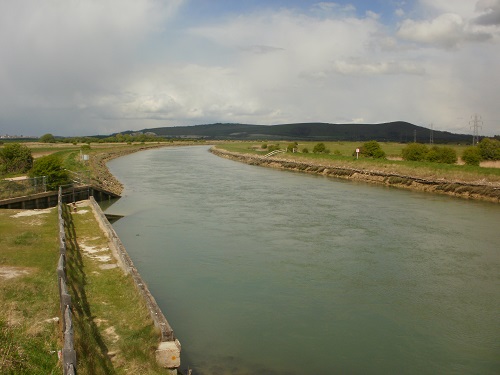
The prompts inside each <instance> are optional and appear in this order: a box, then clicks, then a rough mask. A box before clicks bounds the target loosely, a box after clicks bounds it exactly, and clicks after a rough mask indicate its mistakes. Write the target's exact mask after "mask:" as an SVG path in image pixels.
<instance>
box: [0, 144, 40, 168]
mask: <svg viewBox="0 0 500 375" xmlns="http://www.w3.org/2000/svg"><path fill="white" fill-rule="evenodd" d="M0 164H2V168H1V170H2V172H3V173H25V172H27V171H29V170H30V169H31V167H32V166H33V156H32V155H31V150H30V149H29V148H28V147H27V146H25V145H21V144H20V143H7V144H6V145H5V146H4V148H3V149H2V150H0Z"/></svg>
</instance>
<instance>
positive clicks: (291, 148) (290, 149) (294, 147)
mask: <svg viewBox="0 0 500 375" xmlns="http://www.w3.org/2000/svg"><path fill="white" fill-rule="evenodd" d="M298 146H299V144H298V143H297V142H294V143H290V144H289V145H288V146H287V147H286V151H287V152H295V151H297V149H298ZM294 150H295V151H294Z"/></svg>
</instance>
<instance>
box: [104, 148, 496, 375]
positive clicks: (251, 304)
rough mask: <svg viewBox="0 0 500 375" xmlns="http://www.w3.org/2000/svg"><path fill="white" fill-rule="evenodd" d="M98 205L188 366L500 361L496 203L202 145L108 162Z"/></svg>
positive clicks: (437, 368) (244, 368)
mask: <svg viewBox="0 0 500 375" xmlns="http://www.w3.org/2000/svg"><path fill="white" fill-rule="evenodd" d="M108 166H109V167H110V170H111V172H112V173H113V174H114V175H115V176H116V177H117V178H118V179H119V180H120V181H121V182H122V183H123V184H124V186H125V190H124V196H123V198H121V199H120V200H119V201H118V202H116V203H115V204H114V205H113V206H111V207H110V208H109V209H108V212H110V213H114V214H122V215H125V217H124V218H123V219H121V220H119V221H118V222H116V223H115V224H114V227H115V230H116V231H117V233H118V235H119V236H120V238H121V240H122V242H123V243H124V244H125V247H126V248H127V251H128V252H129V254H130V256H131V258H132V259H133V261H134V263H135V265H136V266H137V268H138V270H139V272H140V273H141V275H142V277H143V278H144V279H145V281H146V282H147V283H148V285H149V287H150V290H151V292H152V293H153V295H154V296H155V298H156V299H157V301H158V304H159V305H160V307H161V308H162V310H163V312H164V313H165V315H166V316H167V319H168V320H169V322H170V324H171V325H172V326H173V328H174V330H175V332H176V335H177V337H178V338H179V339H180V341H181V343H182V345H183V353H182V366H181V367H182V368H187V367H189V368H191V369H193V370H194V371H193V373H194V374H207V375H208V374H210V375H212V374H235V375H236V374H270V375H271V374H272V375H274V374H287V375H293V374H304V373H308V374H309V373H310V374H388V373H398V374H437V373H439V374H456V373H477V374H498V373H500V359H499V358H500V316H499V311H500V276H499V275H500V272H499V271H500V250H499V249H500V245H499V244H500V208H499V207H498V205H496V204H490V203H484V202H474V201H464V200H459V199H454V198H449V197H443V196H434V195H430V194H424V193H417V192H410V191H401V190H397V189H391V188H386V187H379V186H371V185H367V184H363V183H355V182H349V181H341V180H335V179H329V178H325V177H320V176H311V175H304V174H299V173H293V172H285V171H277V170H272V169H266V168H262V167H256V166H250V165H246V164H242V163H237V162H234V161H230V160H226V159H222V158H218V157H217V156H214V155H212V154H210V153H209V152H208V149H207V147H204V146H202V147H177V148H162V149H157V150H151V151H143V152H140V153H136V154H132V155H128V156H125V157H122V158H119V159H116V160H113V161H111V162H110V163H109V164H108Z"/></svg>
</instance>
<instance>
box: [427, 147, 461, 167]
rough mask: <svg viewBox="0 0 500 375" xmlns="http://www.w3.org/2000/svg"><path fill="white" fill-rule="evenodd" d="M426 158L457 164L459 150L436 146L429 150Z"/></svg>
mask: <svg viewBox="0 0 500 375" xmlns="http://www.w3.org/2000/svg"><path fill="white" fill-rule="evenodd" d="M425 158H426V160H427V161H430V162H433V163H445V164H455V163H456V162H457V152H456V151H455V150H454V149H452V148H451V147H446V146H442V147H439V146H434V147H432V148H431V149H430V150H429V152H427V155H426V157H425Z"/></svg>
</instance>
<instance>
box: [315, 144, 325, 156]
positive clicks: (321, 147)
mask: <svg viewBox="0 0 500 375" xmlns="http://www.w3.org/2000/svg"><path fill="white" fill-rule="evenodd" d="M325 150H326V146H325V144H324V143H318V144H316V145H315V146H314V148H313V153H315V154H322V153H324V152H325Z"/></svg>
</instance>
